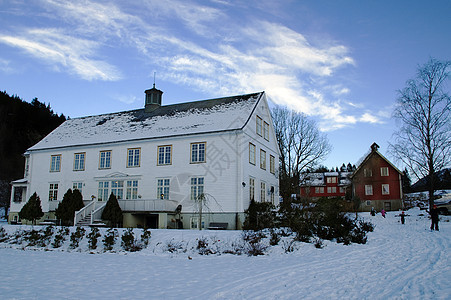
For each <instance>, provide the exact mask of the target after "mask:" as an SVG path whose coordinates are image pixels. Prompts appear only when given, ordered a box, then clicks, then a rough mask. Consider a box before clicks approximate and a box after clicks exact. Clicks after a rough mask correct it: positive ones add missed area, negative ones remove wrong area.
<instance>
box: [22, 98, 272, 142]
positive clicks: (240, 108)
mask: <svg viewBox="0 0 451 300" xmlns="http://www.w3.org/2000/svg"><path fill="white" fill-rule="evenodd" d="M263 96H264V92H259V93H254V94H246V95H239V96H231V97H225V98H217V99H210V100H203V101H194V102H187V103H181V104H173V105H165V106H161V107H159V108H157V109H155V110H154V111H152V112H145V110H144V109H138V110H132V111H125V112H118V113H111V114H104V115H98V116H90V117H82V118H74V119H69V120H67V121H65V122H64V123H63V124H61V125H60V126H59V127H58V128H56V129H55V130H54V131H52V132H51V133H50V134H49V135H47V136H46V137H45V138H44V139H42V140H41V141H40V142H38V143H37V144H36V145H34V146H32V147H31V148H29V149H28V150H29V151H35V150H44V149H52V148H61V147H72V146H81V145H94V144H103V143H113V142H122V141H134V140H135V141H136V140H144V139H153V138H163V137H171V136H180V135H191V134H200V133H213V132H221V131H230V130H238V129H242V128H243V127H244V126H245V125H246V124H247V122H248V121H249V118H250V117H251V115H252V112H253V111H254V109H255V107H256V105H257V103H258V102H259V100H260V99H261V98H262V97H263Z"/></svg>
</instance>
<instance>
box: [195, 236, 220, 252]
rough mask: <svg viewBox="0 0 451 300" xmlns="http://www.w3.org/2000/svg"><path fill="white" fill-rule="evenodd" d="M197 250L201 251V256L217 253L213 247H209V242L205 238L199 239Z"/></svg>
mask: <svg viewBox="0 0 451 300" xmlns="http://www.w3.org/2000/svg"><path fill="white" fill-rule="evenodd" d="M196 249H197V250H198V251H199V254H200V255H209V254H215V253H216V251H214V250H213V249H211V247H209V246H208V241H207V239H206V238H204V237H203V238H200V239H197V247H196Z"/></svg>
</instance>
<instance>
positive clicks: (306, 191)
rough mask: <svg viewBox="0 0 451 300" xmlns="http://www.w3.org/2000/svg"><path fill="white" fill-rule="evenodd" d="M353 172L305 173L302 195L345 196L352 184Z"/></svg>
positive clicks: (302, 181)
mask: <svg viewBox="0 0 451 300" xmlns="http://www.w3.org/2000/svg"><path fill="white" fill-rule="evenodd" d="M350 175H351V172H324V173H304V174H303V175H302V178H301V188H300V196H301V197H311V198H320V197H344V196H345V195H346V189H347V188H348V187H349V186H350V185H351V181H350V180H349V176H350Z"/></svg>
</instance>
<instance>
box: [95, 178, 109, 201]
mask: <svg viewBox="0 0 451 300" xmlns="http://www.w3.org/2000/svg"><path fill="white" fill-rule="evenodd" d="M109 185H110V183H109V182H108V181H100V182H99V192H98V197H97V199H98V200H99V201H107V200H108V196H109Z"/></svg>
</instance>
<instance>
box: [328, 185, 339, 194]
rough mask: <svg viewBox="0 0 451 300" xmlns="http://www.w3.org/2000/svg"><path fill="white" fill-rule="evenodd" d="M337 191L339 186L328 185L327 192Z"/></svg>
mask: <svg viewBox="0 0 451 300" xmlns="http://www.w3.org/2000/svg"><path fill="white" fill-rule="evenodd" d="M336 192H337V187H336V186H328V187H327V193H328V194H332V193H336Z"/></svg>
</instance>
